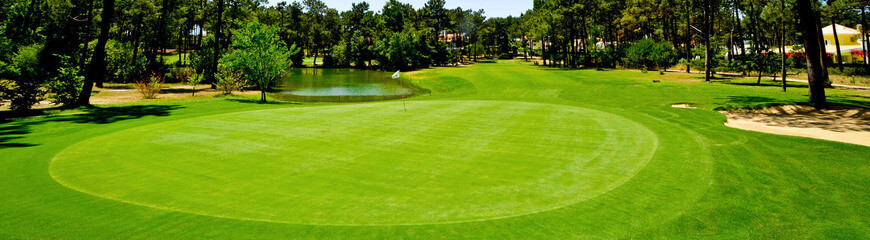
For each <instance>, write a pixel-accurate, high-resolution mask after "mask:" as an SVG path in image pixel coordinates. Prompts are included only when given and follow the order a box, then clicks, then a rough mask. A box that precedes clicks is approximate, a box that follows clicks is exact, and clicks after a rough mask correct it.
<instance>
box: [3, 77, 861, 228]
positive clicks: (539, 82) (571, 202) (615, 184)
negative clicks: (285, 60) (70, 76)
mask: <svg viewBox="0 0 870 240" xmlns="http://www.w3.org/2000/svg"><path fill="white" fill-rule="evenodd" d="M695 77H696V76H682V75H676V74H674V75H671V74H668V75H664V76H660V75H658V74H657V73H650V74H642V73H640V72H633V71H592V70H583V71H563V70H551V69H545V68H538V67H534V66H530V65H528V64H524V63H518V62H510V61H508V62H500V63H495V64H476V65H474V66H470V67H457V68H438V69H430V70H424V71H421V72H418V73H414V74H411V75H410V78H411V79H412V81H414V82H415V84H417V85H419V86H422V87H425V88H428V89H431V90H432V92H433V93H432V95H431V96H429V95H422V96H418V97H416V98H414V99H411V100H408V101H407V106H408V111H407V112H406V111H403V110H402V102H401V101H390V102H381V103H361V104H254V103H249V102H248V101H231V100H222V99H215V100H201V101H187V102H170V103H165V102H164V103H160V104H155V105H126V106H115V107H111V108H103V109H90V110H86V111H84V112H82V113H79V114H66V115H53V116H48V117H41V118H32V119H21V120H16V121H14V122H10V123H5V124H3V125H0V131H2V133H3V135H2V137H0V155H2V156H3V157H2V158H0V164H2V165H3V166H4V167H3V168H0V176H3V177H2V179H3V181H0V192H3V193H4V195H6V197H5V198H4V201H5V202H4V204H0V219H3V221H0V238H87V239H93V238H156V239H165V238H231V239H239V238H257V239H262V238H282V239H285V238H309V239H332V238H335V239H348V238H352V239H358V238H377V239H395V238H424V239H432V238H489V239H504V238H523V239H544V238H549V239H566V238H666V239H673V238H785V239H792V238H837V239H860V238H868V237H870V230H868V229H870V222H868V220H867V218H866V216H867V215H870V204H868V202H870V165H868V164H870V163H868V161H870V148H868V147H863V146H857V145H849V144H843V143H835V142H828V141H822V140H814V139H807V138H798V137H788V136H777V135H769V134H762V133H754V132H747V131H742V130H736V129H731V128H727V127H725V126H723V125H722V122H723V121H724V119H725V118H724V116H723V115H722V114H720V113H718V112H715V111H711V110H712V109H716V108H744V107H760V106H766V105H771V104H790V103H795V102H802V101H806V96H805V95H806V89H805V88H800V86H795V87H796V88H795V89H793V90H792V91H790V92H787V93H782V92H780V90H779V89H778V88H776V87H775V86H747V85H742V84H741V83H742V82H743V81H744V80H740V79H732V80H728V81H724V80H718V81H717V83H713V84H707V83H701V82H699V81H698V80H697V79H695ZM652 79H662V80H664V81H663V82H662V83H653V82H652ZM829 93H830V94H831V95H832V96H831V99H832V101H834V102H839V103H849V104H857V105H865V106H866V105H867V104H868V103H867V99H868V96H867V94H866V93H863V92H855V91H845V90H831V91H829ZM673 103H692V104H693V105H695V106H698V107H700V108H701V109H675V108H671V107H670V104H673ZM70 113H72V112H70Z"/></svg>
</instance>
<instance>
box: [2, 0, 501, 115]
mask: <svg viewBox="0 0 870 240" xmlns="http://www.w3.org/2000/svg"><path fill="white" fill-rule="evenodd" d="M264 4H265V1H261V0H59V1H57V0H52V1H49V0H11V1H3V2H2V3H0V10H2V11H0V13H2V15H0V50H2V52H0V64H2V65H0V67H2V68H0V70H2V71H0V79H7V80H3V84H0V90H3V91H2V94H0V97H2V98H4V99H13V100H15V99H24V98H26V99H28V100H27V101H18V100H15V101H14V102H13V108H14V109H17V110H26V109H28V108H29V107H30V106H31V105H32V103H35V102H38V101H39V100H40V98H41V97H42V96H46V95H45V94H46V92H53V91H52V90H50V89H48V88H46V87H45V86H47V85H49V84H48V82H49V81H50V80H52V79H58V81H66V82H70V83H68V84H67V85H81V87H76V88H74V89H69V91H70V93H66V95H74V96H76V97H74V98H73V99H74V100H63V101H60V100H57V99H53V98H52V99H53V100H56V102H57V103H61V104H65V105H68V106H79V105H87V104H88V102H89V97H90V95H91V91H92V88H93V86H94V84H95V85H96V86H98V87H101V86H102V83H103V82H104V81H117V82H132V81H136V80H138V79H141V78H143V77H145V76H146V75H148V74H151V73H159V74H162V73H168V72H170V68H172V67H173V66H168V65H167V64H165V61H164V57H165V56H167V55H168V54H171V53H191V52H192V53H193V54H189V55H188V54H182V55H181V59H180V61H179V65H182V66H193V67H195V68H196V71H197V74H199V75H201V76H203V77H204V78H205V82H206V83H212V84H214V83H215V82H216V79H215V77H214V76H215V74H216V73H217V72H218V69H220V68H221V67H220V65H221V64H222V63H223V61H222V59H223V58H224V57H225V56H228V55H227V54H231V52H232V49H233V46H234V45H236V41H238V40H239V39H240V37H244V36H238V35H237V34H235V31H236V30H239V29H242V28H244V26H246V25H247V24H248V23H251V22H259V23H261V24H263V25H264V26H268V27H269V28H270V29H277V30H276V34H277V36H278V37H279V38H280V40H281V41H282V42H283V44H284V45H285V46H293V45H295V46H298V48H299V49H300V51H297V52H294V53H293V54H291V56H290V58H289V62H290V63H291V64H290V65H293V66H301V65H302V64H303V59H304V57H305V56H310V57H313V58H314V64H319V63H320V62H322V64H323V65H325V66H327V67H357V68H377V69H385V70H409V69H414V68H421V67H428V66H433V65H434V66H443V65H449V64H453V63H456V62H460V61H470V60H476V59H477V57H479V56H495V55H496V51H502V52H507V51H508V49H511V46H510V42H509V41H510V39H509V38H508V36H509V34H508V33H507V32H506V31H507V30H508V27H509V26H512V25H515V22H516V21H513V20H505V19H501V18H496V19H489V20H488V19H487V18H486V17H485V16H484V12H483V10H477V11H472V10H466V9H462V8H455V9H447V8H445V1H444V0H430V1H428V2H427V3H426V4H425V5H424V6H423V7H422V8H420V9H415V8H413V7H412V6H411V5H410V4H406V3H402V2H399V1H397V0H390V1H389V2H387V3H386V5H385V6H384V7H383V9H379V10H375V9H370V8H369V5H368V4H367V3H365V2H361V3H356V4H353V6H352V9H351V10H349V11H345V12H339V11H337V10H335V9H333V8H330V7H328V6H327V5H326V4H325V3H323V2H322V1H320V0H304V1H302V2H293V3H286V2H281V3H279V4H277V5H274V6H265V5H264ZM508 19H513V18H508ZM515 35H516V33H512V34H511V35H510V36H515ZM493 46H497V47H493ZM514 52H516V50H514ZM188 56H190V57H188ZM16 59H18V60H16ZM25 59H26V60H32V62H27V63H25V62H23V61H25ZM28 69H29V70H28ZM64 69H71V70H70V71H75V72H76V74H73V75H77V76H78V77H75V78H72V77H69V76H67V78H69V79H59V78H58V77H62V76H65V75H70V74H64V73H63V72H62V71H66V70H64ZM27 71H32V73H33V74H31V75H33V76H29V75H28V74H30V73H26V72H27ZM67 72H69V71H67ZM82 76H84V78H83V80H82V78H81V77H82ZM75 81H81V82H83V83H81V84H77V82H75ZM251 82H256V80H252V81H251ZM22 93H27V94H22Z"/></svg>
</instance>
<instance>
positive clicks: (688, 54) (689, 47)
mask: <svg viewBox="0 0 870 240" xmlns="http://www.w3.org/2000/svg"><path fill="white" fill-rule="evenodd" d="M691 8H692V1H690V0H686V73H691V72H692V64H691V63H692V15H691Z"/></svg>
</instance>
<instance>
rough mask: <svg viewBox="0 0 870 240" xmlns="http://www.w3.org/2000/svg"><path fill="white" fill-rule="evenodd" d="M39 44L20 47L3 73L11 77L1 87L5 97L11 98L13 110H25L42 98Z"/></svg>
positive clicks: (43, 93) (43, 81)
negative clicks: (7, 82)
mask: <svg viewBox="0 0 870 240" xmlns="http://www.w3.org/2000/svg"><path fill="white" fill-rule="evenodd" d="M40 51H42V46H40V45H30V46H26V47H22V48H21V49H19V50H18V53H16V54H15V56H14V57H13V58H12V61H11V63H10V64H9V66H7V68H6V70H5V73H4V75H7V76H8V77H9V78H11V81H10V82H9V84H8V85H7V86H6V87H4V88H3V90H4V91H6V92H4V93H3V95H4V97H5V98H7V99H9V100H11V102H12V103H11V109H12V110H13V111H27V110H30V108H31V107H32V106H33V105H34V104H36V103H39V101H41V100H42V99H43V96H44V95H45V89H44V88H43V84H44V83H45V76H44V74H42V69H41V68H40V66H39V52H40Z"/></svg>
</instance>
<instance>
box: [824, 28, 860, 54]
mask: <svg viewBox="0 0 870 240" xmlns="http://www.w3.org/2000/svg"><path fill="white" fill-rule="evenodd" d="M834 27H835V26H834V25H828V26H827V27H824V28H822V35H823V37H824V39H825V51H827V52H828V53H830V54H831V55H832V56H834V61H836V54H837V46H836V45H835V43H836V41H835V39H834ZM836 28H837V38H839V40H840V54H841V55H842V56H843V62H845V63H853V62H855V61H860V60H861V57H859V56H852V52H854V51H859V52H863V51H864V48H863V46H864V44H865V43H864V41H863V40H862V39H861V32H859V31H858V30H856V29H854V28H850V27H846V26H843V25H839V24H837V25H836Z"/></svg>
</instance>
